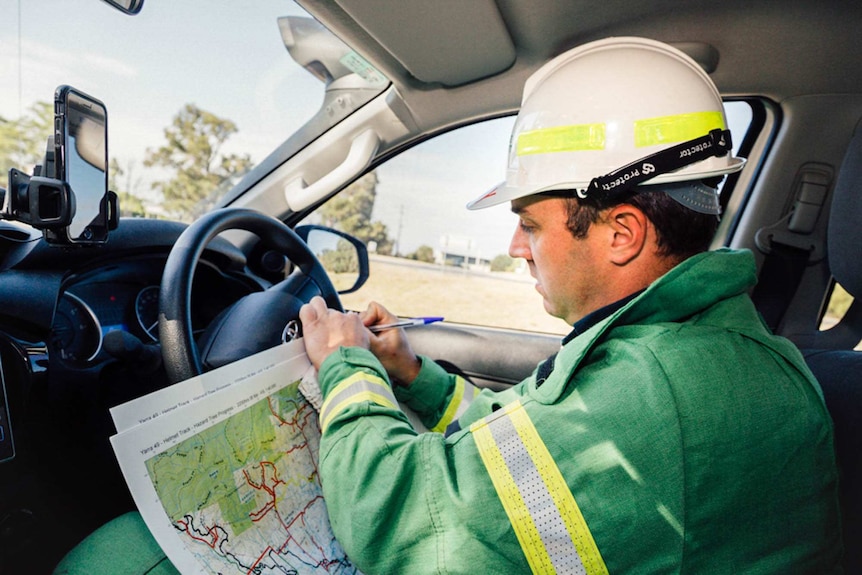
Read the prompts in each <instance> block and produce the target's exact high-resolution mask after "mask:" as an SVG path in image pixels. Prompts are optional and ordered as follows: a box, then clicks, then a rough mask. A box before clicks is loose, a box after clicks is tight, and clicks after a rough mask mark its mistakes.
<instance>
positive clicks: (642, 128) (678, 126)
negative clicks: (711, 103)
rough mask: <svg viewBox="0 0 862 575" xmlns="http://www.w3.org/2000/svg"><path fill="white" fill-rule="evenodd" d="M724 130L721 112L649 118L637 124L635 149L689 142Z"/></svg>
mask: <svg viewBox="0 0 862 575" xmlns="http://www.w3.org/2000/svg"><path fill="white" fill-rule="evenodd" d="M716 128H720V129H722V130H723V129H724V116H723V115H722V113H721V112H718V111H713V112H696V113H692V114H676V115H673V116H660V117H658V118H647V119H644V120H637V121H636V122H635V147H637V148H644V147H647V146H658V145H660V144H676V143H679V142H687V141H688V140H693V139H695V138H700V137H701V136H705V135H707V134H708V133H709V132H710V130H715V129H716Z"/></svg>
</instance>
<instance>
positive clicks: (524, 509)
mask: <svg viewBox="0 0 862 575" xmlns="http://www.w3.org/2000/svg"><path fill="white" fill-rule="evenodd" d="M470 431H471V432H472V434H473V438H474V440H475V442H476V447H477V448H478V450H479V454H480V455H481V457H482V462H483V463H484V464H485V468H486V469H487V471H488V474H489V475H490V477H491V481H492V483H493V484H494V488H495V489H496V491H497V495H498V497H499V498H500V502H501V503H502V504H503V508H504V509H505V510H506V515H507V516H508V517H509V521H510V522H511V524H512V527H513V529H514V531H515V535H516V536H517V538H518V542H519V543H520V544H521V549H522V550H523V551H524V555H525V556H526V559H527V562H528V563H529V565H530V568H531V570H532V571H533V573H578V574H580V573H586V574H590V575H592V574H598V573H607V568H606V567H605V564H604V560H603V559H602V556H601V554H600V553H599V550H598V547H597V546H596V543H595V540H594V539H593V536H592V534H591V533H590V530H589V528H588V527H587V524H586V522H585V521H584V518H583V515H582V514H581V511H580V508H579V507H578V504H577V502H576V501H575V498H574V497H573V496H572V492H571V491H570V490H569V488H568V485H567V484H566V482H565V479H564V478H563V476H562V474H561V473H560V470H559V468H558V467H557V465H556V463H555V462H554V460H553V458H552V457H551V454H550V453H549V452H548V449H547V447H546V446H545V444H544V442H543V441H542V439H541V437H540V436H539V434H538V432H537V431H536V428H535V426H534V425H533V422H532V421H531V420H530V417H529V415H528V414H527V412H526V410H525V409H524V407H523V406H522V405H521V403H520V402H519V401H516V402H514V403H512V404H510V405H508V406H506V407H504V408H503V409H500V410H498V411H496V412H495V413H493V414H491V415H489V416H488V417H486V418H484V419H482V420H480V421H477V422H476V423H474V424H473V425H471V426H470Z"/></svg>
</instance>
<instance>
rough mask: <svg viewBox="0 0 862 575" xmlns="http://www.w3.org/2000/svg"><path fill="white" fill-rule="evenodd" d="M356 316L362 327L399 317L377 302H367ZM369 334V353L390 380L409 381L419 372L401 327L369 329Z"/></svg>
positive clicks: (394, 319)
mask: <svg viewBox="0 0 862 575" xmlns="http://www.w3.org/2000/svg"><path fill="white" fill-rule="evenodd" d="M359 317H360V318H361V319H362V323H363V324H364V325H365V326H366V327H371V326H374V325H381V324H386V323H394V322H396V321H398V319H399V318H398V317H397V316H395V315H393V314H392V313H391V312H390V311H389V310H387V309H386V308H384V307H383V306H382V305H380V304H379V303H377V302H371V303H370V304H368V308H367V309H366V310H365V311H364V312H362V313H360V314H359ZM369 334H370V337H369V343H370V346H371V347H370V349H371V352H372V353H373V354H374V355H376V356H377V359H379V360H380V363H382V364H383V367H385V368H386V371H387V373H389V377H390V378H391V379H392V380H393V382H395V383H398V384H401V385H405V386H406V385H410V384H411V383H413V380H414V379H416V376H418V375H419V368H420V367H421V363H420V362H419V358H417V357H416V354H415V353H413V349H412V348H411V347H410V343H409V342H408V341H407V336H406V334H405V333H404V330H403V329H401V328H396V329H385V330H383V331H379V332H377V333H370V332H369Z"/></svg>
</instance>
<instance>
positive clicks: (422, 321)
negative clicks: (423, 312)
mask: <svg viewBox="0 0 862 575" xmlns="http://www.w3.org/2000/svg"><path fill="white" fill-rule="evenodd" d="M436 321H443V318H442V317H412V318H409V319H402V320H400V321H396V322H392V323H382V324H380V325H372V326H371V327H369V328H368V330H369V331H371V332H373V333H377V332H378V331H383V330H384V329H394V328H396V327H414V326H417V325H428V324H429V323H434V322H436Z"/></svg>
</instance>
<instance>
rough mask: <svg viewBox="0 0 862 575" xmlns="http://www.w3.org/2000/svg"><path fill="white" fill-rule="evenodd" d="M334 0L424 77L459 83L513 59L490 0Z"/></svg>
mask: <svg viewBox="0 0 862 575" xmlns="http://www.w3.org/2000/svg"><path fill="white" fill-rule="evenodd" d="M336 2H337V3H338V5H339V6H341V8H342V10H344V12H346V13H347V14H348V15H349V16H350V17H351V18H353V19H354V20H355V21H356V22H357V23H358V24H359V25H360V26H361V27H362V28H363V29H364V30H365V31H366V32H367V33H368V34H370V35H371V36H372V37H373V38H374V39H375V40H376V41H377V42H378V43H379V44H380V45H381V46H382V47H383V48H384V49H386V50H387V51H388V52H389V53H390V54H391V55H392V56H393V57H394V58H395V59H396V60H398V62H399V63H400V64H401V65H402V66H404V68H406V69H407V71H408V72H410V74H412V75H413V76H414V77H415V78H417V79H418V80H420V81H422V82H426V83H440V84H444V85H446V86H458V85H461V84H466V83H468V82H473V81H475V80H478V79H480V78H484V77H487V76H492V75H494V74H498V73H500V72H502V71H504V70H506V69H507V68H509V67H510V66H511V65H512V64H513V63H514V62H515V46H514V44H513V43H512V39H511V37H510V36H509V32H508V30H507V29H506V26H505V24H504V23H503V17H502V15H501V14H500V11H499V10H498V9H497V5H496V3H494V2H493V0H470V2H464V1H463V0H437V1H435V2H429V1H428V0H398V1H397V2H392V1H391V0H336ZM479 29H481V30H482V34H476V30H479Z"/></svg>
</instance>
